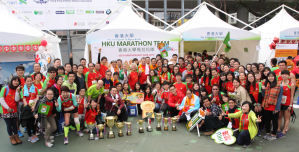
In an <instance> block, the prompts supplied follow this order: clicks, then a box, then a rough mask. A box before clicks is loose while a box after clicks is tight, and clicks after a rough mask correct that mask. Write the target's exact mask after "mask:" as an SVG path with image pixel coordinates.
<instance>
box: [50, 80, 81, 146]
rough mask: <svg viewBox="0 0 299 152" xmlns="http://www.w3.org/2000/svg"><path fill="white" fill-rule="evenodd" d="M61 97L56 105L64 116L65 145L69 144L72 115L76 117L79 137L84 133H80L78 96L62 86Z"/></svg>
mask: <svg viewBox="0 0 299 152" xmlns="http://www.w3.org/2000/svg"><path fill="white" fill-rule="evenodd" d="M60 90H61V95H60V96H59V98H58V103H57V102H56V103H55V106H56V109H57V111H58V112H60V111H62V113H63V114H64V120H65V124H64V136H65V138H64V144H68V143H69V140H68V133H69V124H70V117H71V114H73V116H74V121H75V124H76V128H77V135H78V136H80V137H83V133H82V132H81V131H80V121H79V117H78V103H77V101H76V95H74V94H72V93H69V88H68V87H67V86H62V87H61V88H60Z"/></svg>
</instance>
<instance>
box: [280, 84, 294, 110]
mask: <svg viewBox="0 0 299 152" xmlns="http://www.w3.org/2000/svg"><path fill="white" fill-rule="evenodd" d="M291 85H292V83H289V85H288V86H283V93H282V99H281V104H282V105H285V106H289V105H290V103H291Z"/></svg>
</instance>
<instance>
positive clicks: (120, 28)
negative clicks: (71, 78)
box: [84, 1, 181, 64]
mask: <svg viewBox="0 0 299 152" xmlns="http://www.w3.org/2000/svg"><path fill="white" fill-rule="evenodd" d="M132 5H134V6H135V7H138V8H140V7H139V6H137V5H136V4H134V3H132V2H130V1H127V2H126V3H124V4H123V5H122V6H121V7H123V10H122V12H121V13H120V14H119V16H118V17H117V18H115V19H114V20H113V21H111V22H109V16H110V15H113V12H112V13H111V14H110V15H109V16H108V17H107V18H105V19H103V20H102V21H101V22H100V23H99V24H98V25H100V24H101V23H103V22H104V23H105V22H106V24H107V23H108V24H107V25H106V26H105V27H104V28H102V29H101V30H98V31H95V29H96V28H97V26H98V25H97V26H95V27H94V28H93V29H91V30H90V31H89V32H87V36H86V42H87V44H86V49H85V53H84V58H86V59H91V61H92V62H93V63H96V62H97V59H98V49H99V48H102V54H101V56H105V57H107V58H108V62H109V63H110V61H111V60H117V59H119V58H121V59H122V60H123V62H124V63H127V64H130V63H131V62H132V59H133V58H137V59H141V57H146V56H149V57H150V58H152V57H156V55H157V54H160V53H161V54H162V53H166V52H167V53H166V54H164V55H165V57H166V58H168V59H171V58H172V57H171V56H172V54H178V42H179V41H180V40H181V37H180V35H179V34H174V33H170V32H168V31H164V30H161V29H159V28H157V27H155V26H153V25H151V24H149V23H148V22H146V21H145V20H144V19H143V18H142V17H141V16H140V15H139V14H138V12H137V13H135V12H134V11H133V9H135V8H134V7H133V6H132ZM141 9H142V8H141ZM114 12H117V10H115V11H114ZM149 14H150V13H149ZM150 15H151V16H153V15H152V14H150ZM153 17H155V16H153ZM156 18H157V17H156ZM157 19H158V18H157ZM159 20H160V19H159ZM161 21H162V20H161ZM162 22H163V21H162ZM165 24H167V23H165Z"/></svg>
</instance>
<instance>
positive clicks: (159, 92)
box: [156, 90, 166, 104]
mask: <svg viewBox="0 0 299 152" xmlns="http://www.w3.org/2000/svg"><path fill="white" fill-rule="evenodd" d="M159 94H161V98H162V90H160V91H157V96H159ZM165 102H166V101H165ZM156 103H159V104H161V103H162V102H161V101H159V100H158V97H157V99H156Z"/></svg>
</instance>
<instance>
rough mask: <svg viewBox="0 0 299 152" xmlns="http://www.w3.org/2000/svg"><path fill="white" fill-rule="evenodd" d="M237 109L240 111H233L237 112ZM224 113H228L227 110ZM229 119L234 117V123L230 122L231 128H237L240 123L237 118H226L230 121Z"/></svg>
mask: <svg viewBox="0 0 299 152" xmlns="http://www.w3.org/2000/svg"><path fill="white" fill-rule="evenodd" d="M239 111H240V110H239V109H236V110H235V112H234V113H237V112H239ZM226 114H229V113H228V111H226ZM231 119H234V124H232V125H233V127H232V128H233V129H239V125H240V121H239V118H228V120H229V121H230V122H232V120H231Z"/></svg>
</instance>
